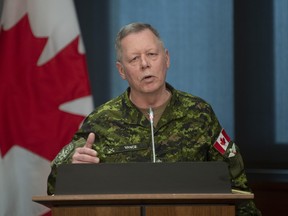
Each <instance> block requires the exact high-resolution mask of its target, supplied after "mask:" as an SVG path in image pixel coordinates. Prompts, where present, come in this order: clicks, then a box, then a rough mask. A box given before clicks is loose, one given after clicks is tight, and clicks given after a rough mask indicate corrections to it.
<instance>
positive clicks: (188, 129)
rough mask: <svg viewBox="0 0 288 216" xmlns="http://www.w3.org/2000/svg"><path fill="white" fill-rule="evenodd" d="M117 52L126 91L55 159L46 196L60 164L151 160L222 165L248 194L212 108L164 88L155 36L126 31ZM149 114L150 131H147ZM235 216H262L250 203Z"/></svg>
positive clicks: (163, 55)
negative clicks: (226, 166)
mask: <svg viewBox="0 0 288 216" xmlns="http://www.w3.org/2000/svg"><path fill="white" fill-rule="evenodd" d="M116 52H117V63H116V66H117V69H118V71H119V74H120V76H121V77H122V79H124V80H127V82H128V83H129V88H128V89H127V91H125V92H124V93H123V94H122V95H120V96H118V97H117V98H114V99H112V100H110V101H108V102H107V103H105V104H104V105H102V106H100V107H98V108H96V109H95V110H94V111H93V112H92V113H91V114H90V115H89V116H88V117H87V118H86V120H85V122H84V124H83V126H82V127H81V129H80V130H79V131H78V132H77V133H76V134H75V136H74V138H73V140H72V142H71V144H69V145H67V146H66V147H64V148H63V149H62V151H61V152H60V153H59V154H58V155H57V157H56V158H55V160H54V161H53V162H52V172H51V174H50V176H49V179H48V193H49V194H53V193H54V184H55V178H56V174H57V167H58V166H59V165H60V164H62V163H99V162H117V163H118V162H121V163H122V162H132V161H133V162H135V161H137V162H148V161H151V160H153V157H154V159H155V161H157V162H179V161H225V162H227V163H228V164H229V170H230V175H231V181H232V187H233V188H235V189H238V190H243V191H250V189H249V188H248V186H247V179H246V175H245V172H244V166H243V161H242V157H241V155H240V153H239V149H238V147H237V146H236V145H235V144H234V143H233V142H232V141H231V140H230V138H229V137H228V135H227V134H226V132H225V131H224V130H223V129H222V127H221V125H220V123H219V122H218V120H217V118H216V116H215V114H214V112H213V110H212V108H211V106H210V105H209V104H208V103H206V102H205V101H203V100H202V99H201V98H199V97H196V96H193V95H191V94H188V93H185V92H181V91H178V90H176V89H174V88H173V87H172V86H171V85H169V84H168V83H166V81H165V80H166V73H167V70H168V68H169V66H170V57H169V53H168V51H167V49H165V47H164V44H163V42H162V41H161V39H160V36H159V34H158V32H157V31H156V30H155V29H154V28H153V27H152V26H150V25H149V24H143V23H132V24H129V25H127V26H124V27H123V28H122V29H121V30H120V32H119V33H118V35H117V38H116ZM149 111H150V112H149ZM152 112H153V124H154V127H150V126H151V125H150V124H151V120H152V119H151V118H150V117H152V116H151V114H152ZM149 115H150V116H149ZM151 128H152V129H153V132H154V139H155V155H153V154H152V153H153V150H152V149H153V148H151ZM131 146H133V148H130V147H131ZM237 213H238V214H239V215H260V212H259V211H258V210H257V208H256V207H255V205H254V203H253V202H252V201H250V202H247V203H244V204H243V205H241V206H240V205H239V206H237Z"/></svg>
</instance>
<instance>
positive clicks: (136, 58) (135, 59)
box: [130, 56, 139, 62]
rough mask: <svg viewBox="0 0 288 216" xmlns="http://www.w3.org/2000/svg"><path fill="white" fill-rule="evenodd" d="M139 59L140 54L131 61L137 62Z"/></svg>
mask: <svg viewBox="0 0 288 216" xmlns="http://www.w3.org/2000/svg"><path fill="white" fill-rule="evenodd" d="M138 59H139V56H135V57H133V58H132V59H131V60H130V62H136V61H137V60H138Z"/></svg>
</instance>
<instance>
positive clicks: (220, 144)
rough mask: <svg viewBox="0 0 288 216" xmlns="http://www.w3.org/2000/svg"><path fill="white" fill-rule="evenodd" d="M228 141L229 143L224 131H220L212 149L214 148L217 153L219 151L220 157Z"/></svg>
mask: <svg viewBox="0 0 288 216" xmlns="http://www.w3.org/2000/svg"><path fill="white" fill-rule="evenodd" d="M230 141H231V139H230V137H229V136H228V135H227V133H226V131H225V130H224V129H222V130H221V132H220V134H219V136H218V138H217V140H216V141H215V143H214V148H216V149H217V151H219V152H220V153H221V154H222V155H224V154H225V152H226V150H227V148H228V145H229V142H230Z"/></svg>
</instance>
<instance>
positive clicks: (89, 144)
mask: <svg viewBox="0 0 288 216" xmlns="http://www.w3.org/2000/svg"><path fill="white" fill-rule="evenodd" d="M94 141H95V134H94V133H90V134H89V135H88V138H87V140H86V143H85V145H84V147H85V148H90V149H91V148H92V145H93V143H94Z"/></svg>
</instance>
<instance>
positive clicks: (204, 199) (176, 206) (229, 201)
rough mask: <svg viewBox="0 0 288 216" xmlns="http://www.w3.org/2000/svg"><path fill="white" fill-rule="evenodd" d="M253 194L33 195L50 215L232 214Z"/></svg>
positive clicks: (166, 215) (181, 215) (173, 215)
mask: <svg viewBox="0 0 288 216" xmlns="http://www.w3.org/2000/svg"><path fill="white" fill-rule="evenodd" d="M253 198H254V195H253V194H240V193H239V194H238V193H227V194H220V193H217V194H211V193H209V194H100V195H93V194H92V195H55V196H34V197H33V198H32V200H33V201H35V202H37V203H40V204H43V205H45V206H47V207H48V208H51V210H52V216H68V215H69V216H78V215H81V216H92V215H93V216H184V215H185V216H186V215H187V216H188V215H197V216H204V215H205V216H209V215H213V216H232V215H235V205H236V204H237V203H238V202H243V201H245V200H250V199H253Z"/></svg>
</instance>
